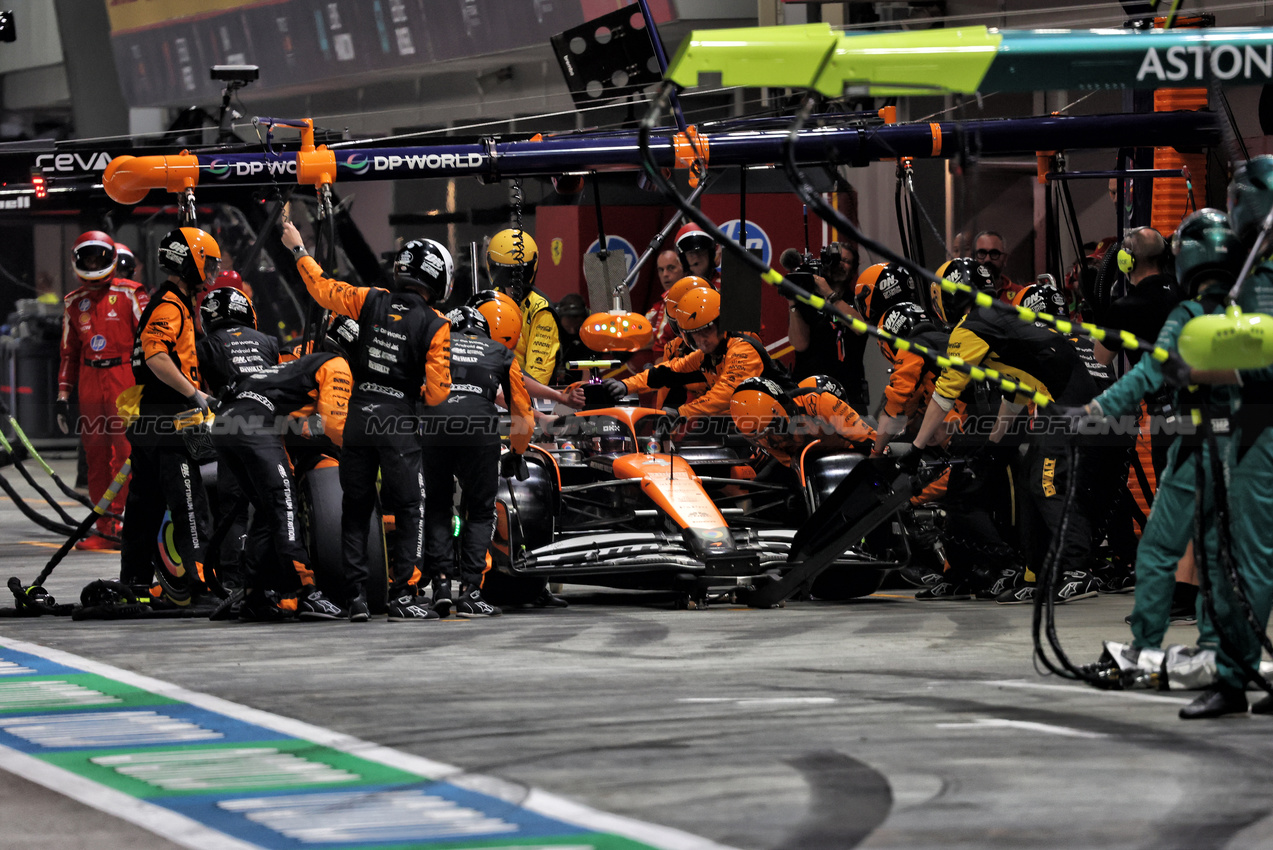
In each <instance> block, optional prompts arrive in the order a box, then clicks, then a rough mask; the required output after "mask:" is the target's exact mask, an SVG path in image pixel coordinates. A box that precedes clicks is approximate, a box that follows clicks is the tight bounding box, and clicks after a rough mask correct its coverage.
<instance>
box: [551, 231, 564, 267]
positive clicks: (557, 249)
mask: <svg viewBox="0 0 1273 850" xmlns="http://www.w3.org/2000/svg"><path fill="white" fill-rule="evenodd" d="M561 249H562V242H561V237H560V236H558V237H557V238H556V239H554V240H553V244H552V250H553V265H554V266H559V265H561Z"/></svg>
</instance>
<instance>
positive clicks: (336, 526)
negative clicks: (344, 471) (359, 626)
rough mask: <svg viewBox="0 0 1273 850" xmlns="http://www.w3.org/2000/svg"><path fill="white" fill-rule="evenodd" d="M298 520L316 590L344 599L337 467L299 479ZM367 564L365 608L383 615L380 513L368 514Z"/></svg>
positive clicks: (385, 591) (385, 592)
mask: <svg viewBox="0 0 1273 850" xmlns="http://www.w3.org/2000/svg"><path fill="white" fill-rule="evenodd" d="M298 489H299V490H300V506H299V507H300V516H301V525H302V528H303V530H304V534H305V544H306V546H307V548H308V549H309V557H310V567H311V568H312V569H313V570H314V582H315V584H317V585H318V589H319V590H321V591H322V592H323V593H324V594H327V595H328V596H331V597H332V598H334V599H338V600H341V601H345V602H347V601H348V600H346V599H345V565H344V560H343V558H342V557H341V551H342V548H341V541H340V502H341V497H342V495H343V491H342V490H341V487H340V467H339V466H338V465H337V464H335V463H331V464H325V463H320V464H319V465H318V466H316V467H315V468H314V469H311V470H310V471H309V472H306V473H305V475H304V476H303V477H302V478H301V480H300V484H299V487H298ZM367 546H368V548H369V550H370V551H369V552H368V553H367V561H368V563H369V564H370V566H371V570H370V575H369V577H368V579H367V587H366V591H367V608H368V609H369V610H370V611H371V613H372V614H383V613H385V611H387V610H388V608H389V563H388V561H387V559H386V558H385V537H384V527H383V525H382V524H381V521H380V509H379V508H376V509H374V510H373V511H372V513H371V530H370V532H369V533H368V535H367Z"/></svg>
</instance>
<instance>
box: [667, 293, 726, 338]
mask: <svg viewBox="0 0 1273 850" xmlns="http://www.w3.org/2000/svg"><path fill="white" fill-rule="evenodd" d="M670 312H671V315H672V319H673V320H674V321H675V322H676V325H677V327H679V328H680V329H681V330H683V331H686V332H691V333H692V332H693V331H700V330H702V329H704V328H706V327H707V326H708V325H710V324H712V323H713V322H715V321H716V320H717V319H719V318H720V293H719V292H717V291H716V290H715V289H711V288H708V289H702V288H694V289H691V290H690V291H689V292H687V293H685V294H684V295H683V296H681V298H680V299H679V300H678V301H677V302H676V306H675V307H673V308H672V310H671V311H670Z"/></svg>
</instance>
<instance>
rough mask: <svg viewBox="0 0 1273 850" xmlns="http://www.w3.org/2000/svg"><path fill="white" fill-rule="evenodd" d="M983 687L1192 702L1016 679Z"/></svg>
mask: <svg viewBox="0 0 1273 850" xmlns="http://www.w3.org/2000/svg"><path fill="white" fill-rule="evenodd" d="M981 684H983V685H994V686H995V687H999V688H1031V689H1033V690H1039V691H1065V692H1067V693H1071V694H1074V695H1076V696H1089V697H1095V696H1100V697H1115V698H1118V699H1132V700H1140V701H1141V702H1165V703H1170V704H1171V705H1184V704H1185V703H1188V702H1192V701H1193V698H1192V697H1163V696H1157V695H1156V694H1142V693H1137V692H1136V691H1102V690H1099V689H1097V688H1091V687H1087V686H1085V685H1046V684H1044V683H1042V682H1027V681H1024V680H1018V679H1003V680H998V681H987V682H982V683H981Z"/></svg>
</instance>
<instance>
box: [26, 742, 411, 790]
mask: <svg viewBox="0 0 1273 850" xmlns="http://www.w3.org/2000/svg"><path fill="white" fill-rule="evenodd" d="M39 758H41V759H43V760H44V761H47V762H48V763H49V764H54V765H57V766H58V767H61V768H63V769H65V770H69V771H71V772H73V773H76V774H78V775H80V776H83V777H85V778H86V779H91V780H93V781H94V782H98V783H101V784H102V785H106V786H108V787H110V788H114V789H116V790H118V791H123V792H124V793H126V794H130V795H132V796H134V797H138V798H141V799H149V798H152V797H170V796H173V795H188V794H210V793H216V792H221V791H234V792H239V791H264V790H269V789H299V788H312V787H321V788H351V787H357V786H359V785H391V784H404V785H409V784H414V783H419V782H420V777H419V776H418V775H416V774H412V773H408V772H406V771H402V770H397V769H396V768H392V767H389V766H387V765H383V764H378V763H377V762H373V761H367V760H366V759H361V758H358V757H357V756H353V755H350V754H349V753H342V752H340V751H339V750H334V749H332V748H331V747H324V746H321V745H317V744H312V743H310V742H309V741H301V740H297V739H295V738H290V739H289V738H284V739H279V740H276V741H253V742H251V743H213V744H208V745H201V746H185V747H180V748H171V749H170V748H160V749H155V748H147V749H125V750H119V749H110V750H77V751H75V752H71V753H49V754H47V755H40V756H39Z"/></svg>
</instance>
